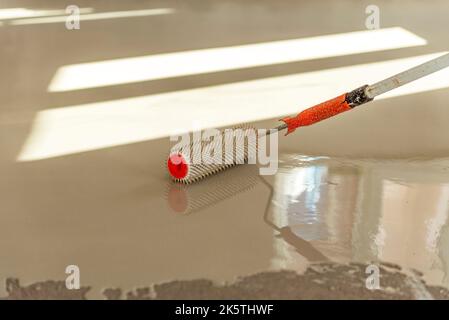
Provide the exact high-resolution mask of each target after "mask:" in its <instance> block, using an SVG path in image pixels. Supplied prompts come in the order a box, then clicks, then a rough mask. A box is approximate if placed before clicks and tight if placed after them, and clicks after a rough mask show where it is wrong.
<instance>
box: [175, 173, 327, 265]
mask: <svg viewBox="0 0 449 320" xmlns="http://www.w3.org/2000/svg"><path fill="white" fill-rule="evenodd" d="M258 185H263V186H264V187H265V188H266V189H267V190H269V192H270V195H269V197H268V199H267V200H264V201H266V202H267V204H266V207H265V210H264V212H263V220H264V222H265V223H266V224H267V225H268V226H270V228H272V229H273V230H275V231H276V232H277V234H276V237H278V238H281V239H283V240H284V241H285V242H286V243H288V244H290V245H291V246H292V247H294V248H295V249H296V251H297V252H298V253H299V254H301V255H302V256H303V257H305V258H306V259H307V260H308V261H310V262H314V261H328V260H329V259H328V258H327V257H326V256H325V255H324V254H322V253H321V252H320V251H319V250H318V249H316V248H315V247H314V246H313V245H312V244H311V243H310V242H309V241H306V240H305V239H303V238H301V237H300V236H298V235H297V234H296V233H295V232H294V231H293V230H292V228H291V227H290V226H289V225H286V226H282V227H280V226H277V225H276V224H275V223H274V222H273V221H271V220H270V218H269V213H270V207H271V203H272V199H273V194H274V191H273V187H272V186H271V184H270V183H268V182H267V181H266V180H265V178H264V177H261V176H260V175H258V171H257V167H256V166H239V167H237V168H236V169H235V170H229V171H227V172H224V173H223V174H222V175H221V176H220V177H212V178H211V179H209V180H208V183H207V184H192V185H180V184H176V183H173V182H170V183H169V185H168V188H167V193H166V197H167V204H168V206H169V207H170V208H171V209H172V210H173V211H174V212H176V213H179V214H184V215H188V214H192V213H198V212H200V211H202V210H205V209H206V208H210V207H213V206H214V205H217V204H218V203H221V202H224V201H227V200H230V199H231V198H233V197H235V196H237V195H239V194H241V193H245V192H249V191H250V190H251V189H253V188H255V187H257V186H258ZM242 214H244V212H242ZM261 218H262V213H261Z"/></svg>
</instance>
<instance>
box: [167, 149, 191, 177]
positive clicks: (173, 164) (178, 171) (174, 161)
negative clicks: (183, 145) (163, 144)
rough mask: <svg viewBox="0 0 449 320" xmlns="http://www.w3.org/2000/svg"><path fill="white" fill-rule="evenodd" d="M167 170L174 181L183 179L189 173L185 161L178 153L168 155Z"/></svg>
mask: <svg viewBox="0 0 449 320" xmlns="http://www.w3.org/2000/svg"><path fill="white" fill-rule="evenodd" d="M167 168H168V172H170V175H171V176H172V177H173V178H176V179H183V178H185V177H186V176H187V173H188V172H189V165H188V164H187V161H186V160H185V159H184V157H183V156H182V155H181V154H179V153H175V154H172V155H170V157H169V158H168V161H167Z"/></svg>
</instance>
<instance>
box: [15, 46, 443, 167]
mask: <svg viewBox="0 0 449 320" xmlns="http://www.w3.org/2000/svg"><path fill="white" fill-rule="evenodd" d="M441 54H443V52H440V53H437V54H432V55H425V56H417V57H412V58H406V59H398V60H391V61H384V62H376V63H370V64H363V65H356V66H350V67H343V68H336V69H329V70H323V71H316V72H308V73H303V74H297V75H291V76H283V77H275V78H269V79H263V80H255V81H247V82H240V83H234V84H227V85H220V86H213V87H208V88H201V89H192V90H185V91H179V92H174V93H163V94H157V95H150V96H145V97H138V98H128V99H121V100H114V101H108V102H98V103H91V104H84V105H78V106H70V107H63V108H57V109H48V110H43V111H40V112H39V113H38V114H37V116H36V118H35V120H34V123H33V126H32V130H31V133H30V135H29V137H28V139H27V141H26V143H25V144H24V146H23V148H22V151H21V152H20V155H19V156H18V161H32V160H40V159H46V158H51V157H56V156H62V155H68V154H73V153H78V152H84V151H89V150H96V149H100V148H106V147H112V146H118V145H124V144H128V143H134V142H139V141H146V140H151V139H157V138H161V137H167V136H170V135H174V134H179V133H184V132H189V131H192V130H201V129H205V128H211V127H222V126H229V125H233V124H235V123H241V122H251V121H258V120H263V119H269V118H279V117H282V116H284V115H288V114H296V113H298V112H300V111H302V110H303V109H305V108H307V107H310V106H312V105H314V104H316V103H319V102H321V101H324V100H326V99H329V98H332V97H335V96H337V95H339V94H341V93H342V92H346V91H348V90H351V89H354V88H357V87H358V86H360V85H363V84H367V83H372V82H374V81H376V80H380V79H382V78H384V77H387V76H389V75H391V74H393V73H395V72H399V71H402V70H405V69H407V68H410V67H413V66H414V65H416V64H420V63H423V62H425V61H427V60H430V59H432V58H434V57H437V56H438V55H441ZM447 87H449V69H444V70H441V71H439V72H436V73H434V74H432V75H430V76H428V77H425V78H422V79H420V80H417V81H415V82H413V83H410V84H407V85H405V86H403V87H401V88H399V89H397V90H394V91H390V92H389V93H388V94H385V95H382V96H379V98H378V99H383V98H388V97H393V96H399V95H405V94H412V93H417V92H424V91H429V90H435V89H440V88H447ZM368 107H369V106H368ZM423 108H425V106H423ZM274 125H275V124H274Z"/></svg>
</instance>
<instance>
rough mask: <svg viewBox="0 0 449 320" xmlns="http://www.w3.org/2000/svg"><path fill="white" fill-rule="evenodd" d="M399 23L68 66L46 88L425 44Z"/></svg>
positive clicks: (84, 86) (98, 84)
mask: <svg viewBox="0 0 449 320" xmlns="http://www.w3.org/2000/svg"><path fill="white" fill-rule="evenodd" d="M425 44H426V40H424V39H422V38H420V37H418V36H417V35H415V34H413V33H411V32H409V31H407V30H405V29H403V28H400V27H396V28H387V29H379V30H367V31H358V32H349V33H341V34H334V35H325V36H319V37H311V38H300V39H293V40H285V41H274V42H265V43H258V44H249V45H241V46H232V47H224V48H213V49H203V50H192V51H184V52H176V53H167V54H158V55H148V56H142V57H133V58H125V59H115V60H105V61H99V62H90V63H81V64H73V65H67V66H63V67H61V68H59V69H58V70H57V72H56V73H55V75H54V77H53V79H52V80H51V82H50V84H49V86H48V91H49V92H61V91H70V90H80V89H87V88H98V87H105V86H111V85H119V84H126V83H135V82H141V81H150V80H158V79H164V78H172V77H180V76H188V75H195V74H202V73H210V72H219V71H226V70H235V69H240V68H250V67H257V66H265V65H272V64H279V63H288V62H294V61H305V60H311V59H320V58H327V57H337V56H344V55H350V54H357V53H363V52H375V51H382V50H391V49H397V48H405V47H413V46H421V45H425Z"/></svg>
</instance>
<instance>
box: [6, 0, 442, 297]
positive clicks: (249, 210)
mask: <svg viewBox="0 0 449 320" xmlns="http://www.w3.org/2000/svg"><path fill="white" fill-rule="evenodd" d="M5 3H6V4H5V5H7V6H9V7H11V8H14V7H17V6H18V4H17V3H15V1H6V2H5ZM236 3H237V2H235V1H226V2H222V3H221V4H220V5H218V4H215V5H210V6H206V7H203V6H202V5H200V4H199V3H198V2H196V1H191V2H183V3H179V2H176V1H173V2H172V1H164V2H157V1H145V5H146V6H147V7H150V8H157V7H161V6H164V7H166V6H170V7H173V8H175V9H176V15H173V16H170V15H167V16H164V17H163V16H161V17H152V19H149V18H133V19H123V20H120V21H119V20H117V21H116V20H114V19H112V20H102V21H93V22H90V23H89V24H85V25H84V26H86V27H82V28H81V30H80V31H79V32H78V31H75V32H74V33H69V34H67V32H66V30H65V29H63V28H58V25H56V24H45V25H28V26H10V25H8V26H0V41H2V43H1V47H0V54H1V57H2V59H1V60H0V61H1V63H2V66H1V67H2V70H4V72H2V73H1V75H0V81H1V82H0V84H1V86H0V87H1V88H3V89H1V90H0V94H1V98H2V100H1V101H3V103H2V107H1V109H0V112H1V113H0V115H1V116H0V147H1V153H0V170H1V177H2V179H1V181H0V200H1V202H0V225H1V226H2V231H1V232H0V261H1V262H2V267H1V271H0V279H3V280H2V281H4V283H5V285H4V286H2V285H0V297H9V298H13V299H14V298H104V297H107V298H110V299H114V298H118V297H121V298H161V299H170V298H293V299H296V298H323V299H326V298H350V299H352V298H356V299H357V298H386V299H388V298H398V299H410V298H414V299H431V298H434V299H441V298H448V293H447V289H448V288H449V275H448V274H449V267H448V259H449V238H448V237H449V221H448V215H449V158H447V157H449V149H448V147H447V146H448V145H449V135H448V134H447V128H448V125H449V123H448V121H447V119H449V118H448V117H447V116H448V115H449V111H448V110H449V109H448V103H447V101H448V99H449V91H448V90H447V88H446V87H441V88H439V89H438V90H436V89H435V90H427V91H424V92H418V93H411V94H407V95H402V96H397V97H394V98H389V99H385V100H379V101H374V102H372V103H370V105H369V106H370V107H367V108H366V109H360V110H357V111H354V112H351V113H350V114H348V115H342V116H341V117H339V118H338V119H332V120H329V121H326V122H324V123H320V124H317V125H316V126H313V127H310V128H305V129H302V130H298V131H297V132H296V133H295V134H293V135H289V136H287V137H280V141H279V142H280V149H279V152H280V154H279V170H278V172H277V173H276V175H274V176H263V177H262V176H260V175H259V174H258V170H257V168H256V167H254V166H243V167H237V168H234V169H231V170H229V171H228V172H224V173H222V174H219V175H217V176H215V177H211V178H208V179H207V180H204V181H203V182H201V183H199V184H195V185H191V186H188V187H182V186H178V185H175V184H173V183H172V182H170V180H169V179H168V177H167V174H166V171H165V168H164V163H165V158H166V155H167V152H168V150H169V149H170V145H171V144H170V141H169V139H168V137H167V136H163V137H161V136H154V137H152V138H148V139H143V140H138V139H137V140H135V141H129V142H128V143H115V144H114V143H112V144H109V145H108V144H107V143H105V144H104V145H102V146H100V147H97V148H91V147H90V149H89V148H86V149H85V150H78V149H77V150H75V149H76V148H75V147H79V146H80V141H77V140H76V136H77V135H76V134H75V135H74V136H75V138H74V137H73V136H70V137H69V136H67V135H65V134H67V132H68V131H67V132H66V131H64V130H63V129H64V128H66V127H71V126H72V127H73V126H75V128H77V130H75V131H74V132H75V133H76V132H78V133H79V135H80V136H82V137H83V140H81V145H82V142H83V141H84V142H85V143H86V144H89V143H90V142H91V141H90V140H94V141H97V140H96V139H97V136H101V137H103V139H105V137H111V136H112V137H114V135H111V134H110V133H111V131H108V130H109V129H110V128H109V127H108V125H109V124H110V123H109V124H108V125H106V124H104V123H103V125H98V127H97V126H94V127H95V130H92V131H89V130H91V129H92V126H91V124H92V123H97V122H98V123H102V122H101V121H109V120H110V118H111V117H112V118H113V120H117V121H116V122H114V124H115V125H119V129H120V130H123V129H125V130H124V131H127V132H132V131H133V129H135V128H136V123H139V119H136V115H132V110H133V105H132V104H133V103H134V102H135V100H126V101H124V100H123V101H122V100H120V101H122V102H123V104H128V105H127V107H128V108H129V109H128V110H129V112H130V113H129V114H128V113H127V111H120V112H119V113H118V116H117V113H114V112H112V114H109V113H108V112H107V111H105V110H107V108H109V107H112V106H110V105H106V109H105V110H103V111H101V109H96V106H95V105H86V104H87V103H97V102H106V103H108V102H109V101H116V100H117V99H124V98H135V97H140V96H147V95H156V98H155V99H156V100H154V101H153V100H152V102H151V103H153V104H157V103H158V101H159V102H160V101H162V102H163V103H161V109H164V108H166V109H168V113H167V114H169V110H170V107H171V106H176V104H177V103H179V101H181V103H183V104H185V105H186V110H187V109H188V108H189V107H190V106H192V105H193V104H195V105H197V104H201V103H202V104H204V105H207V106H208V107H209V106H214V105H215V104H216V105H219V104H220V103H221V102H222V101H225V102H232V103H233V105H235V106H236V108H240V107H242V108H243V107H245V106H246V107H251V105H257V106H261V107H260V108H262V109H266V108H278V107H279V108H283V107H284V106H286V105H292V104H293V105H300V104H301V101H300V100H301V97H303V98H304V101H308V102H310V101H313V99H315V98H310V96H307V94H308V92H309V91H313V88H314V87H315V86H316V85H319V84H317V83H316V81H318V80H316V78H313V79H312V80H308V82H307V81H306V82H300V83H297V78H288V76H289V75H295V74H302V73H307V72H315V71H320V70H326V69H332V68H339V67H345V66H351V65H353V64H364V63H372V62H377V61H383V60H391V59H399V58H407V57H413V56H415V55H423V54H430V53H435V52H440V51H441V50H447V48H445V47H444V46H443V45H442V43H443V42H444V41H442V39H446V38H447V35H446V33H445V32H446V31H445V30H447V28H445V26H447V22H446V17H447V15H446V14H445V12H447V9H448V7H447V4H446V3H445V2H444V1H441V2H435V4H434V6H435V7H438V9H437V10H436V9H435V7H433V8H429V7H428V6H427V7H425V8H423V7H421V6H419V5H417V4H416V2H415V1H410V3H409V5H408V6H407V8H408V9H407V10H408V11H407V13H408V16H407V17H405V16H404V10H403V7H402V5H397V4H395V3H390V2H389V1H382V2H381V3H380V6H381V8H382V11H381V12H382V17H383V18H382V19H383V20H382V24H383V26H385V27H393V26H398V25H399V26H401V27H403V28H405V29H406V30H409V31H410V32H413V33H415V34H416V35H418V36H420V37H423V38H425V39H426V41H427V45H426V46H418V47H411V48H400V49H395V50H389V51H388V50H386V51H380V52H374V53H373V52H371V53H363V54H355V55H351V56H343V57H332V58H326V59H316V60H312V61H304V62H293V63H284V64H280V65H274V66H263V67H258V68H249V69H243V70H237V71H236V70H234V71H225V72H216V73H209V74H205V75H194V76H187V77H179V78H173V79H163V80H155V81H146V82H142V83H135V84H124V85H117V86H112V87H105V88H97V89H85V90H78V91H76V90H75V91H72V92H56V93H55V92H48V84H49V82H50V81H51V79H52V77H53V75H54V74H55V72H56V71H57V69H58V68H59V67H61V66H64V65H68V64H73V63H81V62H89V61H102V60H106V59H114V58H126V57H132V56H141V55H148V54H156V53H165V52H174V51H179V52H182V51H184V50H193V49H197V48H209V47H220V46H230V45H241V44H247V43H258V42H267V41H274V40H283V39H291V38H302V37H310V36H320V35H325V34H337V33H344V32H350V31H355V30H364V19H365V18H364V17H365V13H364V12H365V11H364V10H365V7H366V5H367V4H370V3H369V1H368V2H366V3H361V4H360V3H359V2H357V5H355V4H354V2H353V1H342V2H339V4H338V5H336V4H334V3H333V4H328V3H325V2H322V3H321V2H318V3H317V2H316V1H310V2H304V1H286V2H284V4H283V5H282V6H280V5H277V4H274V2H270V1H265V2H263V3H262V4H261V3H260V2H259V1H258V2H253V1H246V2H245V4H243V3H238V4H236ZM70 4H71V3H70ZM20 5H21V6H25V5H26V6H29V7H31V8H33V6H35V7H39V8H49V7H50V8H52V5H51V4H48V3H46V1H41V2H40V3H39V4H37V2H34V1H33V2H29V3H25V2H21V4H20ZM88 5H89V4H88V3H87V2H82V1H80V6H88ZM142 6H143V5H142V2H136V1H130V2H129V3H128V4H127V5H124V4H123V2H118V1H117V2H113V1H106V2H105V1H99V2H98V5H96V6H95V9H96V10H98V11H118V10H136V9H139V8H142ZM273 12H274V13H275V14H273ZM342 12H344V14H345V17H346V19H341V18H339V17H341V14H342ZM320 14H321V15H325V17H323V19H320V22H322V23H320V24H319V23H318V22H317V21H315V20H316V19H311V18H310V17H313V16H318V15H320ZM429 14H432V16H433V18H434V19H433V20H434V23H433V24H429V23H427V19H423V18H420V17H422V16H428V15H429ZM248 17H250V18H248ZM229 19H231V20H229ZM180 26H182V27H183V28H180ZM205 26H208V27H207V28H205ZM181 29H182V30H181ZM443 31H444V32H443ZM77 32H78V33H77ZM148 39H150V40H151V41H149V40H148ZM53 43H58V44H60V45H61V46H57V47H55V46H54V45H52V44H53ZM92 43H95V44H96V45H95V48H93V47H92V46H91V44H92ZM62 48H64V49H62ZM5 62H7V63H5ZM385 72H388V70H385ZM388 75H389V74H386V75H385V76H388ZM284 76H287V78H285V77H284ZM276 77H281V78H276ZM359 77H361V78H360V79H357V81H356V82H355V83H358V81H359V80H360V81H365V80H366V81H367V79H366V78H364V77H363V74H362V75H359ZM265 78H270V79H271V78H273V79H274V80H273V79H271V80H273V81H272V82H269V83H268V84H269V86H271V85H273V84H274V85H275V87H274V88H272V89H271V90H268V89H267V85H268V84H267V82H257V80H261V79H262V80H263V79H265ZM314 79H315V80H314ZM253 80H254V81H255V82H253ZM271 80H270V81H271ZM323 81H324V82H325V83H327V84H326V85H327V86H329V88H327V87H326V88H327V89H326V90H327V91H326V92H327V93H326V94H330V93H332V94H333V90H334V89H335V90H337V89H338V90H341V88H340V87H338V86H334V84H335V83H343V84H342V86H343V87H344V86H345V85H347V83H346V84H345V83H344V81H345V80H344V79H339V80H338V81H330V80H329V79H328V78H323ZM320 83H321V82H320ZM360 84H363V82H362V83H360ZM221 85H224V87H223V86H221ZM226 85H231V86H226ZM348 85H352V84H348ZM346 89H352V88H346ZM189 90H193V91H189ZM296 90H300V91H301V90H302V91H301V97H296V96H294V95H293V94H292V92H296ZM320 90H321V89H320ZM172 91H173V92H178V91H179V92H180V95H174V96H170V94H171V92H172ZM187 91H188V94H186V92H187ZM335 93H340V92H335ZM230 96H231V98H229V97H230ZM292 97H293V98H295V99H294V100H292ZM324 98H326V97H323V99H324ZM329 98H330V97H329ZM226 99H230V100H226ZM308 102H307V104H308ZM151 103H150V104H149V105H150V106H151ZM67 106H75V108H72V109H70V110H74V111H76V110H79V109H77V108H78V107H80V106H81V109H82V110H89V108H93V109H95V110H100V115H101V117H94V118H86V113H83V114H82V116H79V115H78V114H76V113H73V114H71V116H69V117H68V116H66V114H63V116H62V118H58V117H59V116H58V117H56V118H53V119H59V120H60V122H59V123H61V126H60V128H59V127H58V128H59V129H61V130H62V131H54V132H50V133H51V134H52V137H59V138H60V141H58V143H57V144H56V145H52V144H51V143H50V144H47V145H46V144H45V143H46V142H48V141H50V142H51V141H56V140H48V141H44V143H43V144H42V145H40V147H42V149H45V150H50V149H51V148H53V149H52V150H56V149H57V148H58V147H60V148H62V149H64V148H65V149H64V150H66V151H65V153H59V154H58V153H55V154H53V155H51V154H50V155H48V156H46V157H43V158H40V159H28V160H23V159H21V158H20V155H21V154H22V153H23V150H24V148H25V146H26V145H27V142H28V141H30V139H31V140H32V139H34V140H33V141H37V140H38V139H37V138H36V135H35V133H36V132H37V131H36V130H37V129H40V128H43V129H45V126H44V125H41V124H39V125H37V124H36V123H37V120H39V119H41V118H42V117H41V118H39V116H38V115H41V116H42V115H44V116H45V115H47V114H48V113H44V114H43V113H40V112H41V111H48V110H55V111H56V112H58V111H59V110H61V109H63V108H65V107H67ZM158 107H159V106H158ZM226 107H227V105H226V104H225V105H224V108H226ZM211 108H212V107H211ZM220 108H221V107H220ZM220 108H219V107H217V110H218V109H220ZM262 109H261V110H262ZM293 109H294V108H293ZM293 109H292V110H293ZM205 110H209V109H205ZM186 112H187V111H186ZM282 112H283V111H282V110H281V111H280V114H279V116H281V115H282ZM160 114H161V113H155V115H154V117H156V115H160ZM213 114H214V112H209V111H207V112H204V113H203V115H204V119H203V120H205V121H206V125H207V121H208V119H209V118H210V117H212V116H211V115H213ZM50 115H53V114H50ZM96 115H98V114H96ZM150 115H152V114H150ZM137 116H139V115H137ZM181 116H182V115H181ZM115 117H117V118H115ZM208 117H209V118H208ZM278 118H279V117H276V118H272V117H271V118H270V119H268V120H265V121H259V122H257V121H256V120H260V118H258V117H257V116H255V117H254V122H255V124H256V126H258V127H261V128H269V127H272V126H274V125H276V124H277V123H276V120H277V119H278ZM92 119H93V120H92ZM108 119H109V120H108ZM200 120H201V119H200ZM209 120H210V119H209ZM95 121H97V122H95ZM161 121H162V120H161ZM236 121H237V120H236ZM44 124H45V123H44ZM51 125H52V124H51V123H50V126H51ZM77 125H78V126H79V127H76V126H77ZM167 126H168V127H169V126H170V124H169V123H168V124H167ZM111 128H112V129H114V128H115V127H114V126H112V127H111ZM59 129H58V130H59ZM159 129H160V128H159V127H157V128H156V127H155V128H154V130H155V131H157V130H159ZM103 130H104V131H103ZM114 130H115V129H114ZM114 130H112V132H114ZM87 131H89V132H88V133H89V136H88V137H91V139H90V138H84V136H83V134H84V133H85V132H87ZM136 131H138V130H137V129H136ZM159 131H160V130H159ZM159 131H158V132H159ZM70 132H71V131H70ZM37 136H38V135H37ZM33 137H34V138H33ZM100 142H102V141H100ZM107 142H108V143H109V142H110V141H109V140H108V141H107ZM115 142H116V141H115ZM102 143H103V142H102ZM72 144H73V145H72ZM73 146H75V147H74V148H73V149H70V147H73ZM38 147H39V145H38ZM67 150H69V151H70V150H72V151H70V152H69V151H67ZM74 150H75V151H74ZM38 151H39V150H38ZM370 264H373V265H375V266H379V267H380V276H381V277H380V290H374V291H371V290H368V289H366V287H365V283H366V279H367V277H368V274H367V273H366V268H367V267H369V265H370ZM68 265H77V266H78V267H79V269H80V275H81V277H80V278H81V286H82V288H81V289H80V290H78V291H68V290H66V289H65V287H64V282H63V281H64V280H65V278H66V276H67V275H66V274H65V269H66V267H67V266H68Z"/></svg>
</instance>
